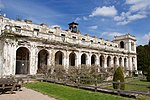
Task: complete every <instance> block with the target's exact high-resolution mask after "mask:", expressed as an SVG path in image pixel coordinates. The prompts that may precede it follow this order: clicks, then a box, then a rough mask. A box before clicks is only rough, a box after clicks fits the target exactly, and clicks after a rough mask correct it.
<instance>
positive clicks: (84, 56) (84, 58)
mask: <svg viewBox="0 0 150 100" xmlns="http://www.w3.org/2000/svg"><path fill="white" fill-rule="evenodd" d="M86 59H87V56H86V54H82V56H81V65H82V64H86Z"/></svg>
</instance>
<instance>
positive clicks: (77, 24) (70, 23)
mask: <svg viewBox="0 0 150 100" xmlns="http://www.w3.org/2000/svg"><path fill="white" fill-rule="evenodd" d="M73 24H74V25H79V24H78V23H75V22H72V23H69V24H68V25H73Z"/></svg>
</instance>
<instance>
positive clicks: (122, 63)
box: [121, 57, 125, 67]
mask: <svg viewBox="0 0 150 100" xmlns="http://www.w3.org/2000/svg"><path fill="white" fill-rule="evenodd" d="M121 59H122V62H121V66H122V67H125V66H124V57H121Z"/></svg>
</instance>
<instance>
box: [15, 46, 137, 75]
mask: <svg viewBox="0 0 150 100" xmlns="http://www.w3.org/2000/svg"><path fill="white" fill-rule="evenodd" d="M30 55H31V53H30V51H29V49H27V48H26V47H20V48H18V49H17V51H16V71H15V73H16V74H29V73H30V67H31V64H30V62H33V61H31V58H30ZM52 55H53V56H52ZM35 57H36V58H35V59H37V60H35V61H36V62H37V64H36V66H35V67H36V71H35V73H40V71H41V70H43V69H44V68H45V67H44V66H47V65H63V66H64V67H65V68H68V67H69V66H79V65H82V64H85V65H98V66H100V67H104V68H108V67H109V68H110V67H114V66H123V67H124V68H125V70H133V69H132V67H133V66H134V65H135V63H136V62H135V61H136V59H135V57H134V56H133V57H130V58H128V57H127V56H119V55H110V54H107V55H106V54H98V53H95V54H94V53H87V52H86V53H84V52H83V53H81V52H74V51H69V52H65V51H61V50H59V51H56V52H50V50H47V49H41V50H39V51H38V52H37V56H35ZM128 66H131V67H128Z"/></svg>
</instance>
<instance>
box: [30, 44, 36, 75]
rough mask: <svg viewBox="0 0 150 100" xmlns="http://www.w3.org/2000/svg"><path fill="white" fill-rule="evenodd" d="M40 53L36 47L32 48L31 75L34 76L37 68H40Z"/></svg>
mask: <svg viewBox="0 0 150 100" xmlns="http://www.w3.org/2000/svg"><path fill="white" fill-rule="evenodd" d="M37 60H38V52H37V50H36V47H35V46H34V45H33V46H31V47H30V67H29V68H30V71H29V74H31V75H34V74H36V73H37V66H38V61H37Z"/></svg>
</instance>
